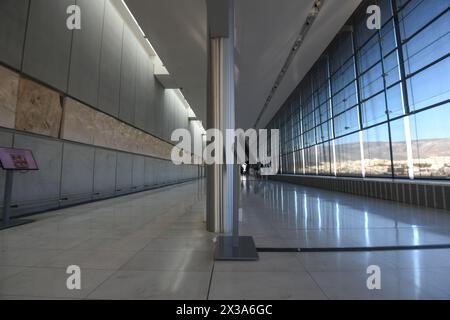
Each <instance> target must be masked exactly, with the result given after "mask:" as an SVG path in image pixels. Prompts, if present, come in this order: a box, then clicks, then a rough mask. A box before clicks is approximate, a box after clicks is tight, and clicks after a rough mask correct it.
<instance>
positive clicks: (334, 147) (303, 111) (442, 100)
mask: <svg viewBox="0 0 450 320" xmlns="http://www.w3.org/2000/svg"><path fill="white" fill-rule="evenodd" d="M372 4H376V5H378V6H380V8H381V12H382V27H381V29H380V30H376V29H375V30H369V29H368V28H367V24H366V22H367V19H368V17H369V16H368V15H367V14H366V9H367V7H368V6H369V5H372ZM449 5H450V0H432V1H430V0H377V1H375V0H372V1H363V3H362V4H361V6H360V8H359V9H358V10H357V11H356V12H355V13H354V14H353V16H352V18H351V19H350V20H349V21H348V23H347V24H346V26H344V27H343V29H342V30H341V31H340V32H339V34H338V35H337V36H336V38H335V39H334V40H333V41H332V43H331V44H330V46H329V47H328V48H327V50H326V51H325V52H324V53H323V55H322V56H321V57H320V58H319V60H318V61H317V62H316V63H315V65H314V66H313V67H312V68H311V70H310V71H309V73H308V74H307V75H306V76H305V77H304V79H303V80H302V81H301V83H300V84H299V85H298V86H297V88H296V89H295V90H294V92H292V94H291V95H290V97H289V98H288V99H287V100H286V102H285V103H284V105H283V106H282V108H281V109H280V111H279V112H278V113H277V114H276V116H275V117H274V118H273V119H272V121H271V122H270V123H269V125H268V128H269V129H270V128H279V129H280V139H281V141H280V142H281V159H280V163H281V170H280V171H281V173H284V174H305V175H333V176H353V177H389V178H391V177H392V178H409V179H420V178H424V179H430V178H434V179H450V58H449V55H450V12H449Z"/></svg>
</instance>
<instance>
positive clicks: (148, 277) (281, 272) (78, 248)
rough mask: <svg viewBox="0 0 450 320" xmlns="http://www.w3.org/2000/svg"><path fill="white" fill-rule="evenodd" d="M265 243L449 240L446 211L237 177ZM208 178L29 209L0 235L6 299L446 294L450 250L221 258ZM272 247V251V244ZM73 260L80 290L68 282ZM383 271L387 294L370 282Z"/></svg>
mask: <svg viewBox="0 0 450 320" xmlns="http://www.w3.org/2000/svg"><path fill="white" fill-rule="evenodd" d="M241 187H242V193H241V207H242V210H241V213H242V214H241V234H243V235H252V236H254V238H255V241H256V244H257V246H258V247H259V248H265V249H268V248H275V251H277V250H278V251H282V249H287V248H291V249H292V248H342V247H374V246H399V245H400V246H403V245H430V244H433V245H434V244H436V245H439V244H450V232H449V231H450V216H449V215H448V213H446V212H445V211H440V210H431V209H423V208H416V207H412V206H406V205H400V204H397V203H394V202H387V201H380V200H371V199H367V198H362V197H357V196H351V195H347V194H343V193H333V192H329V191H323V190H319V189H313V188H307V187H302V186H296V185H291V184H287V183H280V182H271V181H262V180H250V179H247V180H243V181H242V182H241ZM204 190H205V181H204V180H199V181H195V182H189V183H184V184H181V185H176V186H171V187H166V188H162V189H157V190H153V191H146V192H143V193H139V194H134V195H129V196H124V197H121V198H115V199H110V200H105V201H102V202H95V203H89V204H85V205H80V206H76V207H71V208H67V209H62V210H57V211H51V212H48V213H45V214H41V215H36V216H33V219H36V222H34V223H32V224H29V225H25V226H21V227H17V228H14V229H9V230H4V231H1V232H0V299H365V298H370V299H449V298H450V291H449V290H448V288H450V279H449V278H448V276H447V275H448V273H449V272H450V249H439V250H398V251H396V250H386V251H370V250H368V251H357V252H260V260H259V261H258V262H214V260H213V251H214V238H215V235H214V234H210V233H208V232H206V231H205V224H204V222H203V221H204V214H205V196H204ZM266 251H268V250H266ZM69 265H78V266H79V267H80V268H81V279H82V288H81V290H79V291H77V290H74V291H70V290H68V289H67V288H66V280H67V277H68V275H67V274H66V269H67V267H68V266H69ZM370 265H377V266H379V267H380V269H381V284H382V290H379V291H378V290H375V291H369V290H367V287H366V280H367V277H368V275H367V273H366V271H367V267H368V266H370Z"/></svg>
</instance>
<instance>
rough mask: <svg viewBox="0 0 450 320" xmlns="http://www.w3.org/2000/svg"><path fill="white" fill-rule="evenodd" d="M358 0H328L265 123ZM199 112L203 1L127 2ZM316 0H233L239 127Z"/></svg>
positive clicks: (250, 118)
mask: <svg viewBox="0 0 450 320" xmlns="http://www.w3.org/2000/svg"><path fill="white" fill-rule="evenodd" d="M360 2H361V0H325V2H324V5H323V8H322V11H321V13H320V14H319V16H318V18H317V19H316V21H315V22H314V25H313V27H312V29H311V30H310V32H309V34H308V36H307V38H306V40H305V41H304V43H303V45H302V47H301V49H300V50H299V51H298V53H297V56H296V58H295V59H294V61H293V63H292V65H291V67H290V69H289V71H288V72H287V74H286V76H285V78H284V80H283V82H282V83H281V85H280V86H279V88H278V90H277V93H276V94H275V96H274V98H273V99H272V102H271V103H270V105H269V107H268V108H267V109H266V111H265V113H264V115H263V117H262V119H261V121H260V126H264V125H265V124H266V123H267V122H268V121H269V120H270V119H271V118H272V117H273V115H274V114H275V112H276V111H277V110H278V108H279V107H280V106H281V104H282V103H283V102H284V100H285V99H286V98H287V97H288V96H289V94H290V93H291V92H292V90H293V89H294V88H295V87H296V86H297V84H298V83H299V82H300V80H301V79H302V78H303V77H304V75H305V74H306V72H307V71H308V70H309V69H310V68H311V66H312V64H313V63H314V62H315V61H316V60H317V58H318V57H319V56H320V54H321V53H322V52H323V51H324V50H325V48H326V47H327V46H328V44H329V43H330V41H331V40H332V39H333V38H334V36H335V35H336V33H337V32H338V30H339V29H340V28H341V27H342V26H343V24H344V23H345V21H346V20H347V19H348V18H349V17H350V15H351V13H352V12H353V11H354V9H355V8H356V7H357V6H358V5H359V3H360ZM126 3H127V5H128V7H129V9H130V11H131V12H132V13H133V15H134V16H135V18H136V20H137V21H138V23H139V25H140V26H141V28H142V29H143V30H144V32H145V33H146V34H147V36H148V38H149V40H150V42H151V43H152V45H153V47H154V48H155V50H156V52H157V53H158V55H159V57H160V58H161V60H162V61H163V63H164V64H165V66H166V68H167V69H168V71H169V72H170V74H171V75H172V76H173V77H174V78H175V81H176V82H177V84H178V85H179V86H180V87H182V88H183V94H184V96H185V97H186V99H187V100H188V102H189V104H190V105H191V107H192V109H193V110H194V112H195V113H196V115H197V117H198V118H200V119H201V120H203V121H205V119H206V87H207V86H206V77H207V69H206V68H207V58H206V57H207V56H206V47H207V39H206V0H126ZM312 4H313V0H235V6H236V41H235V42H236V71H237V72H236V76H237V78H236V107H237V112H238V113H237V114H238V117H237V118H238V119H237V122H238V123H237V126H238V127H241V128H250V127H253V126H254V123H255V121H256V119H257V118H258V115H259V113H260V112H261V109H262V108H263V106H264V103H265V101H266V99H267V96H268V95H269V93H270V90H271V88H272V86H273V85H274V82H275V80H276V78H277V76H278V74H279V72H280V71H281V68H282V66H283V64H284V62H285V60H286V58H287V56H288V55H289V51H290V50H291V48H292V46H293V44H294V41H295V39H296V38H297V36H298V33H299V32H300V29H301V27H302V26H303V24H304V22H305V19H306V16H307V15H308V12H309V10H310V8H311V7H312Z"/></svg>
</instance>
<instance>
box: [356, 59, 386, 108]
mask: <svg viewBox="0 0 450 320" xmlns="http://www.w3.org/2000/svg"><path fill="white" fill-rule="evenodd" d="M359 86H360V89H361V98H362V99H363V100H365V99H368V98H369V97H371V96H373V95H374V94H376V93H378V92H380V91H381V90H383V89H384V82H383V68H382V66H381V63H379V64H377V65H376V66H375V67H373V68H372V69H370V70H369V71H367V72H366V73H365V74H363V75H362V76H361V78H360V79H359Z"/></svg>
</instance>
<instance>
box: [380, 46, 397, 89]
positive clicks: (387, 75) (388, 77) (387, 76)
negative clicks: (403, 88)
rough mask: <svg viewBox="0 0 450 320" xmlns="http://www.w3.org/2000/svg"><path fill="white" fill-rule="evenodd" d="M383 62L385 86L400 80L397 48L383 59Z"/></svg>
mask: <svg viewBox="0 0 450 320" xmlns="http://www.w3.org/2000/svg"><path fill="white" fill-rule="evenodd" d="M383 64H384V80H385V82H386V87H390V86H391V85H393V84H394V83H396V82H398V81H400V70H399V67H398V54H397V50H396V51H394V52H393V53H391V54H390V55H388V56H387V57H385V58H384V59H383Z"/></svg>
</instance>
